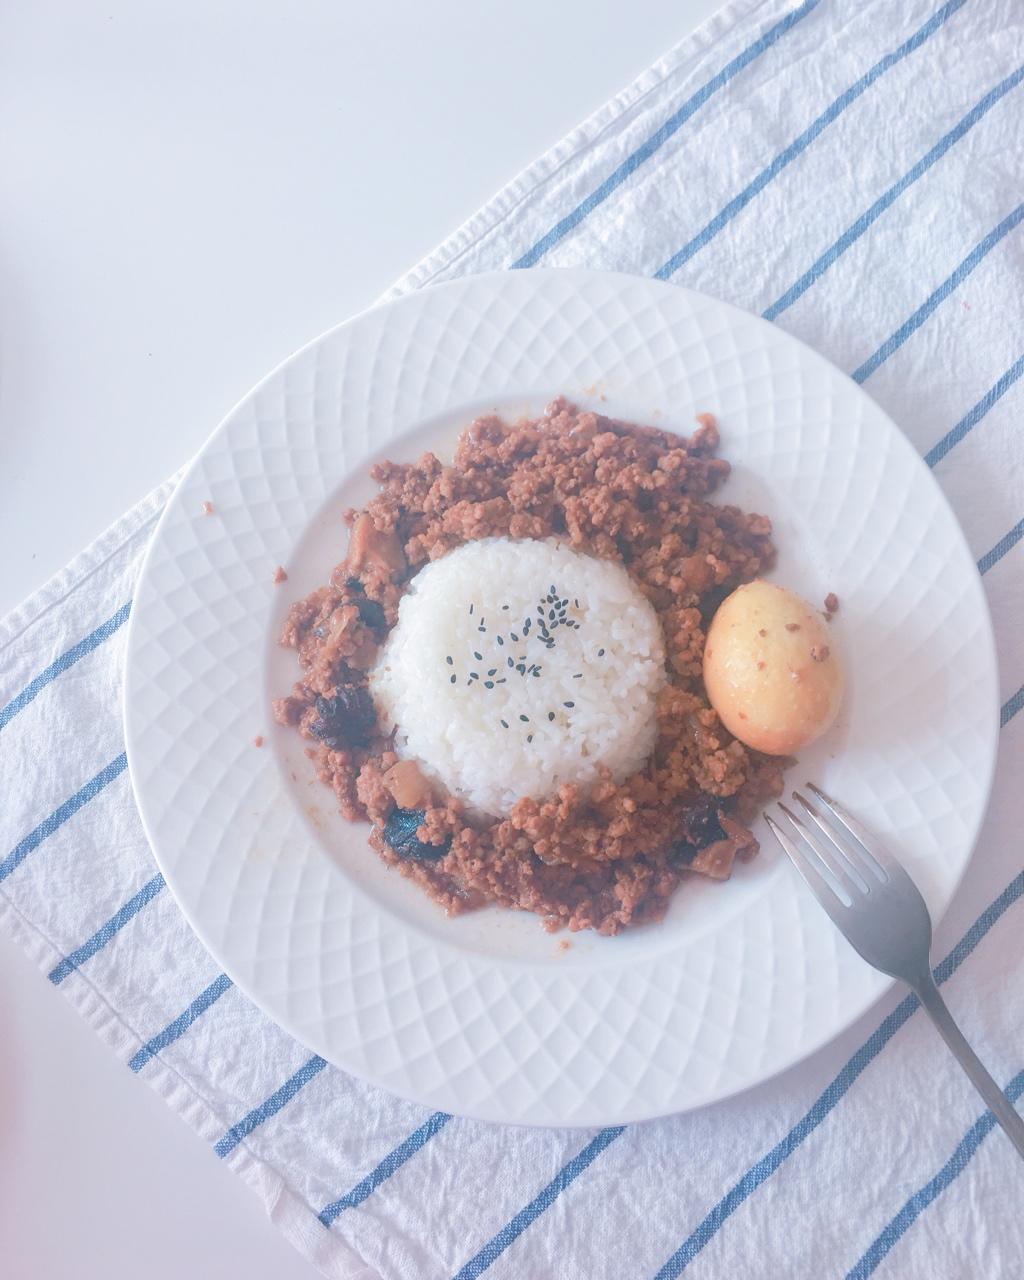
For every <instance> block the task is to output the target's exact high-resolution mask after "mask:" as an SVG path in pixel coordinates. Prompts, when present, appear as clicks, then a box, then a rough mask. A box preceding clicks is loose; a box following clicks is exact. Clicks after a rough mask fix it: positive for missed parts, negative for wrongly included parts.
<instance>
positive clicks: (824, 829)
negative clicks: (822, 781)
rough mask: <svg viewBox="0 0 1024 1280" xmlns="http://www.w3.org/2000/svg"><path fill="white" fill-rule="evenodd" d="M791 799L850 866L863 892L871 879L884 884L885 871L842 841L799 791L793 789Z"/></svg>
mask: <svg viewBox="0 0 1024 1280" xmlns="http://www.w3.org/2000/svg"><path fill="white" fill-rule="evenodd" d="M793 799H794V800H795V801H796V802H797V804H799V805H800V807H801V808H802V809H803V811H804V812H805V813H806V814H807V816H808V818H810V820H811V821H812V822H813V823H814V825H815V826H816V827H817V828H818V830H819V831H820V832H821V834H822V837H823V838H824V840H825V843H826V844H827V845H828V847H829V849H834V850H835V852H836V856H837V857H838V858H839V859H840V860H841V861H842V862H843V863H844V865H846V866H847V867H849V868H850V871H851V872H852V874H853V876H854V878H855V879H856V880H857V882H858V884H860V887H861V888H862V889H863V890H864V892H865V893H867V892H868V891H869V890H870V888H871V882H872V880H879V881H881V883H882V884H885V882H886V880H888V879H889V877H888V876H887V875H886V873H885V871H884V870H883V869H882V868H881V867H880V866H878V864H877V863H876V862H875V861H874V860H873V859H872V860H867V859H865V858H863V857H861V855H860V850H859V849H857V848H856V847H855V846H854V845H852V844H850V843H849V842H846V843H844V842H843V839H842V837H841V836H840V834H839V832H837V831H835V830H833V828H832V827H830V826H829V824H828V823H827V822H826V821H825V819H824V818H823V817H822V816H821V814H820V813H819V812H818V811H817V809H815V807H814V805H813V804H811V802H810V801H809V800H808V799H807V798H806V797H805V796H802V795H801V794H800V792H799V791H794V792H793Z"/></svg>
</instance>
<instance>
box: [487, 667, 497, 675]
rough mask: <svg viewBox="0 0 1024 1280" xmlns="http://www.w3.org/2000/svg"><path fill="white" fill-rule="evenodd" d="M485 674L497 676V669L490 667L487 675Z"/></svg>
mask: <svg viewBox="0 0 1024 1280" xmlns="http://www.w3.org/2000/svg"><path fill="white" fill-rule="evenodd" d="M487 674H488V675H489V676H496V675H497V674H498V668H497V667H491V669H490V671H488V673H487Z"/></svg>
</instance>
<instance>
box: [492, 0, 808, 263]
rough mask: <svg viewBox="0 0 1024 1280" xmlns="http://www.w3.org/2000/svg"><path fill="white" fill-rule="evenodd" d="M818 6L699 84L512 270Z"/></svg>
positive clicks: (559, 235) (539, 253)
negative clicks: (679, 105) (693, 91)
mask: <svg viewBox="0 0 1024 1280" xmlns="http://www.w3.org/2000/svg"><path fill="white" fill-rule="evenodd" d="M819 3H820V0H805V3H804V4H802V5H801V6H800V7H799V9H794V10H793V12H792V13H788V14H787V15H786V16H785V17H784V18H783V19H782V20H781V21H780V22H777V23H776V24H775V26H774V27H770V28H769V29H768V30H767V31H766V32H765V33H764V35H762V36H760V37H759V38H758V39H757V40H755V41H754V43H753V44H752V45H749V46H748V47H747V48H746V49H744V50H743V52H742V53H741V54H739V55H738V56H737V57H735V58H733V60H732V61H731V62H728V63H726V65H725V66H724V67H723V68H722V70H721V71H719V73H718V74H717V75H716V76H712V78H711V79H710V80H709V81H708V82H707V84H705V85H702V86H701V88H699V89H698V90H697V92H696V93H694V94H693V95H692V96H691V97H689V98H687V100H686V101H685V102H684V103H683V105H682V106H681V107H680V108H679V109H678V111H676V112H674V113H673V114H672V115H671V116H669V118H668V119H667V120H666V121H665V123H664V124H663V125H662V126H661V127H660V128H659V129H657V130H656V131H655V132H654V133H652V134H651V136H650V137H649V138H648V139H647V140H646V141H645V142H643V143H642V144H641V145H640V146H639V147H637V149H636V150H635V151H633V152H631V153H630V154H629V155H628V156H627V157H626V159H625V160H623V162H622V163H621V164H620V165H619V167H618V168H617V169H615V170H614V171H613V172H612V173H611V174H610V175H609V176H608V177H607V178H605V180H604V182H602V183H601V185H600V186H599V187H597V188H596V189H595V190H594V191H592V192H591V193H590V195H589V196H587V198H586V199H585V200H583V201H581V203H580V204H578V205H577V206H576V208H575V209H573V210H572V212H571V213H568V214H566V216H565V217H564V218H562V219H561V220H560V221H558V222H556V223H555V225H554V226H553V227H552V228H551V230H550V231H548V232H547V233H546V234H545V235H543V236H541V238H540V239H539V240H538V241H537V243H536V244H535V245H533V246H532V248H529V249H527V251H526V252H525V253H524V254H523V255H522V257H521V258H517V259H516V261H515V262H513V263H512V269H513V270H518V269H519V268H521V267H532V266H533V265H534V264H535V263H536V262H538V261H539V260H540V259H541V258H542V257H543V256H544V254H546V253H547V251H548V250H549V249H552V248H554V246H555V245H556V244H557V243H558V242H559V240H562V239H563V238H564V237H565V236H567V235H568V234H569V232H570V231H572V230H573V229H574V228H575V227H578V226H579V224H580V223H581V222H582V221H583V219H584V218H586V217H587V216H588V214H590V213H592V212H593V210H594V209H596V208H597V207H598V205H600V204H603V203H604V202H605V200H607V199H608V197H609V196H610V195H611V194H612V192H613V191H615V190H616V189H617V188H618V187H621V186H622V184H623V183H624V182H625V181H626V179H627V178H629V177H630V176H631V175H632V174H633V173H635V172H636V170H637V169H639V168H640V166H641V165H642V164H643V163H644V162H645V161H646V160H649V159H650V158H651V156H653V155H654V153H655V152H656V151H657V150H659V148H661V147H662V146H663V145H664V144H665V143H666V142H667V141H668V140H669V138H671V137H672V136H673V134H675V133H676V132H677V131H678V130H679V129H681V128H682V126H683V125H684V124H685V123H686V122H687V120H689V119H690V117H691V116H692V115H693V114H694V113H695V112H696V111H698V110H699V109H700V108H701V107H702V106H703V105H704V103H705V102H707V100H708V99H709V98H710V97H712V96H713V95H714V94H715V93H717V92H718V90H719V89H721V88H722V87H723V86H724V85H726V84H728V82H729V81H730V80H731V79H732V78H733V76H735V75H736V74H737V73H738V72H740V71H742V70H743V68H744V67H746V66H748V65H749V64H750V63H751V62H753V61H754V59H755V58H757V57H758V56H759V55H760V54H762V53H764V52H765V51H766V50H767V49H770V48H771V47H772V45H773V44H775V43H776V41H777V40H779V39H781V37H782V36H784V35H785V34H786V32H787V31H789V30H791V29H792V28H793V27H795V26H796V24H797V23H798V22H799V21H800V20H801V18H805V17H806V16H807V14H809V13H810V12H811V10H812V9H814V8H816V7H817V6H818V4H819Z"/></svg>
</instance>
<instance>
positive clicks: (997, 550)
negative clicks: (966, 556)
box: [978, 520, 1024, 573]
mask: <svg viewBox="0 0 1024 1280" xmlns="http://www.w3.org/2000/svg"><path fill="white" fill-rule="evenodd" d="M1022 536H1024V520H1020V521H1018V522H1017V524H1015V525H1014V527H1013V528H1012V529H1011V530H1010V532H1009V533H1008V534H1006V535H1005V537H1002V538H1000V539H999V541H998V542H997V543H996V545H995V546H994V547H993V548H992V550H991V551H987V552H986V553H985V554H984V555H983V556H982V557H981V559H980V560H979V561H978V572H979V573H988V571H989V569H991V568H992V566H993V565H994V564H998V563H999V561H1000V560H1002V558H1003V556H1005V555H1006V553H1007V552H1008V551H1012V550H1013V548H1014V547H1015V546H1016V545H1017V543H1018V542H1020V540H1021V537H1022Z"/></svg>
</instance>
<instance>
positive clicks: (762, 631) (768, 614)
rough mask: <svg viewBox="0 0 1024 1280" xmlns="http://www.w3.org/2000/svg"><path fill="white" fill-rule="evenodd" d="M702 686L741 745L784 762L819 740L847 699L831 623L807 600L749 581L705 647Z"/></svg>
mask: <svg viewBox="0 0 1024 1280" xmlns="http://www.w3.org/2000/svg"><path fill="white" fill-rule="evenodd" d="M704 685H705V687H706V689H707V692H708V698H709V699H710V701H711V705H712V706H713V707H714V709H715V710H716V711H717V712H718V715H719V717H720V718H721V720H722V723H723V724H724V725H725V727H726V728H727V729H728V730H729V732H730V733H731V734H732V735H733V737H735V738H739V740H740V741H741V742H745V743H746V744H747V746H748V747H753V748H754V750H755V751H763V752H765V753H766V754H768V755H778V756H785V755H790V754H792V753H793V752H794V751H798V750H799V749H800V748H801V747H805V746H806V745H807V744H808V743H809V742H813V741H814V740H815V738H819V737H820V736H821V735H822V734H823V733H824V732H825V730H826V729H827V728H828V727H829V726H830V725H831V724H832V722H833V720H835V718H836V713H837V712H838V710H839V704H840V702H841V701H842V697H843V669H842V666H841V665H840V663H839V658H838V656H837V654H836V646H835V639H834V637H833V635H832V631H831V628H830V627H829V624H828V623H827V622H826V621H825V619H824V618H823V617H822V615H821V614H820V613H818V611H817V610H815V609H813V608H812V607H811V605H809V604H808V603H807V601H806V600H802V599H801V598H800V597H799V596H798V595H794V594H793V592H792V591H787V590H786V589H785V587H778V586H776V585H775V584H774V583H771V582H760V581H758V582H749V583H747V585H746V586H743V587H739V588H738V589H737V590H736V591H734V592H733V593H732V595H730V596H728V597H727V598H726V599H725V600H724V601H723V602H722V604H721V605H720V606H719V608H718V611H717V613H716V614H715V616H714V617H713V618H712V620H711V627H710V629H709V630H708V635H707V643H706V644H705V646H704Z"/></svg>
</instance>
